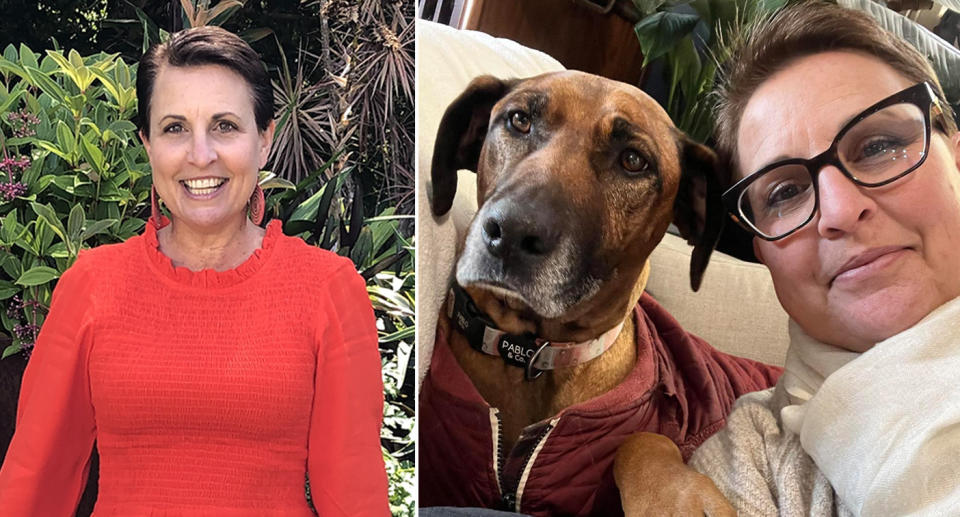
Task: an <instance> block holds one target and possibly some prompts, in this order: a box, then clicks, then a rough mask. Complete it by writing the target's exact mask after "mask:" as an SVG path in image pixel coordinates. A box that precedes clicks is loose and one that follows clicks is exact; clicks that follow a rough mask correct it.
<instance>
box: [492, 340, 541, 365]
mask: <svg viewBox="0 0 960 517" xmlns="http://www.w3.org/2000/svg"><path fill="white" fill-rule="evenodd" d="M539 349H540V345H538V344H537V340H536V339H535V338H533V337H528V336H514V335H510V334H503V335H501V336H500V339H499V340H498V342H497V351H498V352H500V357H502V358H503V360H504V361H506V362H507V364H512V365H514V366H520V367H521V368H525V367H526V366H527V364H529V363H530V361H531V360H533V358H534V356H535V355H536V353H537V350H539Z"/></svg>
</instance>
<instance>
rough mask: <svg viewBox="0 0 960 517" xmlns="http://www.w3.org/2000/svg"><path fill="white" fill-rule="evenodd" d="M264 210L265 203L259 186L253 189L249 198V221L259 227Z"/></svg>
mask: <svg viewBox="0 0 960 517" xmlns="http://www.w3.org/2000/svg"><path fill="white" fill-rule="evenodd" d="M265 208H266V201H265V200H264V199H263V189H262V188H260V185H257V188H255V189H253V195H252V196H250V220H251V221H253V224H255V225H257V226H260V223H262V222H263V212H264V210H265Z"/></svg>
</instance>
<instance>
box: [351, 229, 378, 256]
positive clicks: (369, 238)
mask: <svg viewBox="0 0 960 517" xmlns="http://www.w3.org/2000/svg"><path fill="white" fill-rule="evenodd" d="M371 252H373V231H371V230H370V227H369V226H365V227H363V228H362V229H361V230H360V236H359V237H357V243H356V244H354V245H353V249H351V250H350V258H351V259H353V263H354V264H358V265H364V266H365V265H367V261H368V260H369V258H370V253H371Z"/></svg>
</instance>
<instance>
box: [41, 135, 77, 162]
mask: <svg viewBox="0 0 960 517" xmlns="http://www.w3.org/2000/svg"><path fill="white" fill-rule="evenodd" d="M37 145H38V146H40V147H41V148H43V149H45V150H47V151H50V152H51V153H53V154H55V155H57V156H59V157H60V158H62V159H63V161H67V162H68V161H70V155H69V154H68V153H67V152H65V151H64V150H63V149H60V148H59V147H57V146H56V145H53V143H51V142H47V141H46V140H37Z"/></svg>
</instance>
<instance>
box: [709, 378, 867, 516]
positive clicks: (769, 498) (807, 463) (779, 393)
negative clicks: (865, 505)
mask: <svg viewBox="0 0 960 517" xmlns="http://www.w3.org/2000/svg"><path fill="white" fill-rule="evenodd" d="M787 404H789V402H788V398H787V395H786V392H785V390H784V388H783V387H782V385H781V384H778V385H777V386H776V387H775V388H770V389H768V390H764V391H759V392H756V393H750V394H748V395H744V396H743V397H741V398H740V399H739V400H738V401H737V403H736V405H735V406H734V409H733V412H731V413H730V416H729V417H728V419H727V427H726V428H724V429H723V430H721V431H720V432H718V433H717V434H715V435H714V436H713V437H711V438H710V439H709V440H707V441H706V442H704V444H703V445H701V446H700V448H699V449H697V451H696V452H695V453H694V455H693V458H692V459H691V460H690V465H691V466H692V467H693V468H695V469H697V470H698V471H700V472H701V473H703V474H705V475H707V476H708V477H710V478H711V479H712V480H713V481H714V483H716V484H717V487H718V488H719V489H720V491H721V492H723V495H725V496H726V497H727V499H729V500H730V503H731V504H732V505H733V507H734V508H735V509H736V510H737V512H738V514H739V515H740V516H741V517H750V516H764V517H767V516H777V515H779V516H782V517H792V516H797V517H800V516H804V517H818V516H833V515H836V516H839V517H847V516H853V515H854V514H853V512H851V511H850V510H848V509H847V508H845V507H844V506H843V503H842V502H841V501H840V499H839V498H838V497H837V496H836V493H835V492H834V490H833V488H832V487H831V486H830V482H829V481H827V478H826V477H824V475H823V474H822V473H821V472H820V470H819V469H817V466H816V464H814V462H813V460H812V459H811V458H810V456H809V455H807V453H806V452H804V450H803V448H802V447H801V446H800V438H799V436H798V435H796V434H794V433H791V432H790V431H787V430H786V429H784V427H783V426H782V424H781V421H780V410H781V409H782V408H783V407H784V406H786V405H787Z"/></svg>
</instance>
